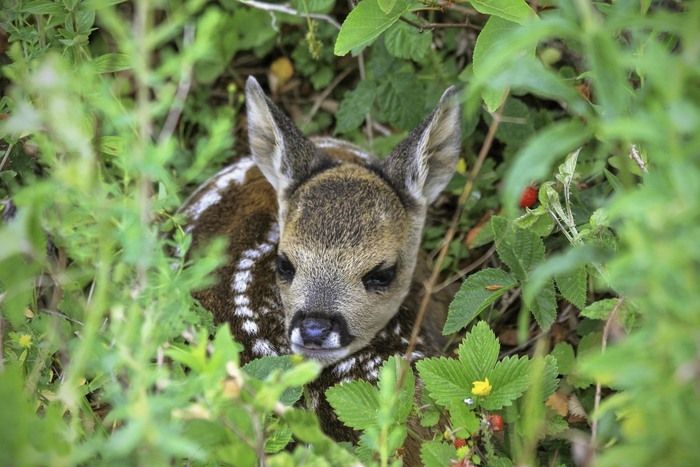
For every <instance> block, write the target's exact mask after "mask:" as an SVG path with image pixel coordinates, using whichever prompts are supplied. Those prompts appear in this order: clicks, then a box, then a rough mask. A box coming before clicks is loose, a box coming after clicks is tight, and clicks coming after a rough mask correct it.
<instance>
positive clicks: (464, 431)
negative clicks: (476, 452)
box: [447, 401, 480, 438]
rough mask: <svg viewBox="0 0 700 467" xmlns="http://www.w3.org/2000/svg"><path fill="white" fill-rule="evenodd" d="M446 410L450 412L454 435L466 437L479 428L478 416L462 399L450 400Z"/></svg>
mask: <svg viewBox="0 0 700 467" xmlns="http://www.w3.org/2000/svg"><path fill="white" fill-rule="evenodd" d="M447 410H448V411H449V412H450V424H451V426H452V429H453V430H454V431H455V435H456V436H458V437H460V438H466V437H468V436H469V435H471V434H472V433H474V432H476V431H477V430H478V429H479V425H480V422H479V417H478V416H477V415H476V413H474V410H472V407H470V406H468V405H467V404H465V403H464V401H453V402H450V403H449V404H448V405H447Z"/></svg>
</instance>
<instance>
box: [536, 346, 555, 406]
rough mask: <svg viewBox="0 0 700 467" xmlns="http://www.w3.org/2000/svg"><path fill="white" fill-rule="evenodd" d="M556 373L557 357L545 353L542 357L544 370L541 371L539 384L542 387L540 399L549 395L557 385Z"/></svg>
mask: <svg viewBox="0 0 700 467" xmlns="http://www.w3.org/2000/svg"><path fill="white" fill-rule="evenodd" d="M535 358H540V357H535ZM558 375H559V367H558V365H557V359H556V358H554V357H553V356H552V355H546V356H545V357H544V370H543V371H542V384H541V386H540V387H541V388H542V389H541V390H542V396H541V400H542V401H544V400H546V399H547V398H548V397H549V396H551V395H552V394H553V393H554V391H556V390H557V388H558V387H559V379H558V378H557V376H558Z"/></svg>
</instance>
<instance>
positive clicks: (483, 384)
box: [472, 378, 492, 396]
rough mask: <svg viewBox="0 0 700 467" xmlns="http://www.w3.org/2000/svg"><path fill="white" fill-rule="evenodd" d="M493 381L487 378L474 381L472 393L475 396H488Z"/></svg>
mask: <svg viewBox="0 0 700 467" xmlns="http://www.w3.org/2000/svg"><path fill="white" fill-rule="evenodd" d="M491 389H492V388H491V383H489V379H488V378H486V379H484V380H483V381H474V382H473V383H472V394H474V395H475V396H488V395H489V394H491Z"/></svg>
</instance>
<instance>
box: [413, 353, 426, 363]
mask: <svg viewBox="0 0 700 467" xmlns="http://www.w3.org/2000/svg"><path fill="white" fill-rule="evenodd" d="M423 357H425V355H424V354H423V352H419V351H418V350H416V351H415V352H412V353H411V361H414V360H420V359H421V358H423Z"/></svg>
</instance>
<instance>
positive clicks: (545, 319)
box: [532, 280, 557, 331]
mask: <svg viewBox="0 0 700 467" xmlns="http://www.w3.org/2000/svg"><path fill="white" fill-rule="evenodd" d="M532 315H533V316H534V317H535V320H536V321H537V324H539V326H540V328H542V330H543V331H546V330H548V329H549V328H550V327H551V326H552V323H554V318H556V316H557V294H556V291H555V290H554V282H553V281H552V280H549V281H547V282H546V283H545V285H544V287H542V289H540V291H539V293H538V294H537V295H536V296H535V298H534V301H533V303H532Z"/></svg>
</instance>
